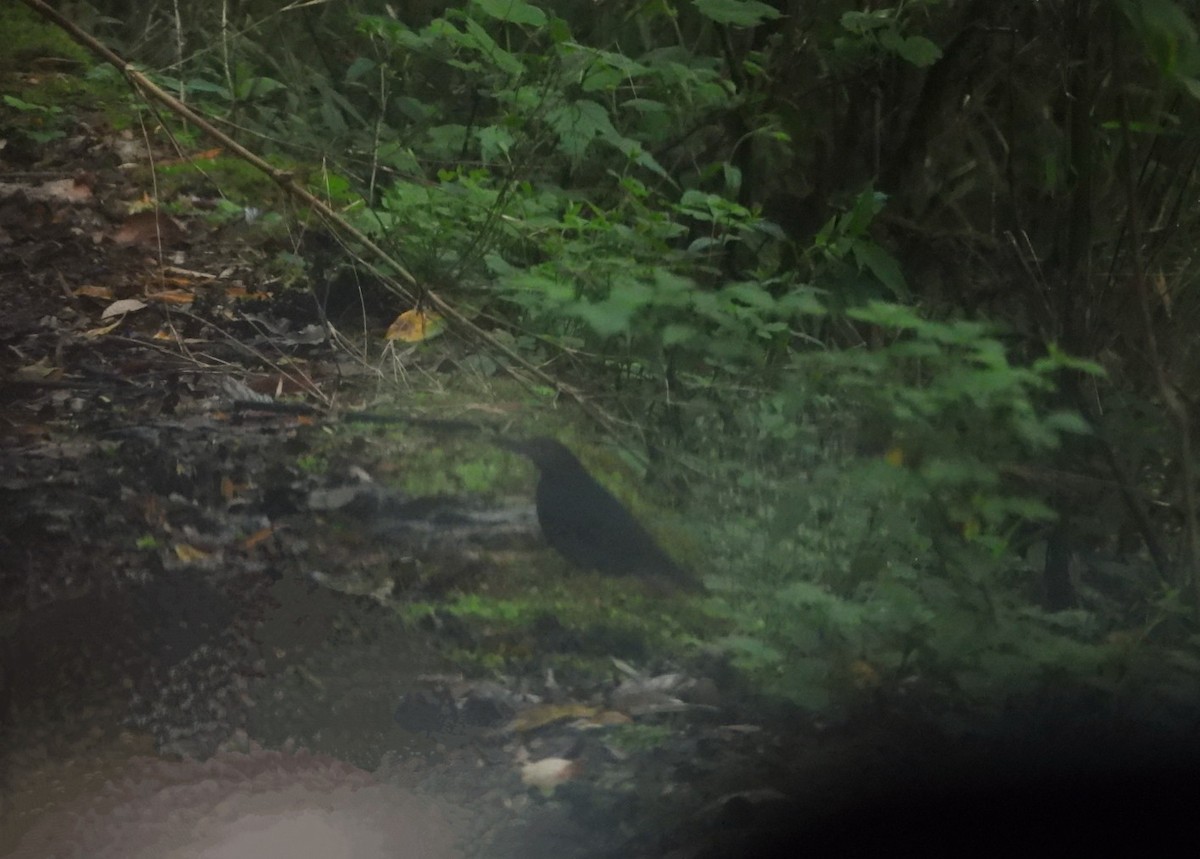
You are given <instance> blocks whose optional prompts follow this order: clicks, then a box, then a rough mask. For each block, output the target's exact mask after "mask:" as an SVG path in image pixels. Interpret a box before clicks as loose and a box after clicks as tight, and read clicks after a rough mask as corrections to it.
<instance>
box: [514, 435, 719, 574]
mask: <svg viewBox="0 0 1200 859" xmlns="http://www.w3.org/2000/svg"><path fill="white" fill-rule="evenodd" d="M497 443H498V444H499V446H500V447H502V448H504V449H506V450H509V451H512V452H513V453H519V454H521V455H523V456H525V457H528V458H529V459H530V460H532V462H533V464H534V465H535V466H537V469H538V472H539V476H538V484H537V491H536V493H535V500H536V502H537V518H538V524H540V525H541V526H542V533H543V534H544V535H545V537H546V542H547V543H549V544H550V546H551V548H553V549H554V550H555V551H557V552H558V553H559V554H560V555H562V556H563V557H564V558H566V559H567V561H568V562H570V563H571V564H572V565H574V566H576V567H579V568H580V569H583V570H592V571H595V572H599V573H602V574H604V575H610V576H617V575H632V576H638V577H642V578H645V579H649V580H650V581H652V582H654V583H655V584H670V585H673V586H677V587H680V588H683V589H685V590H691V591H699V590H702V589H703V588H702V586H701V584H700V582H699V581H698V580H697V579H696V578H695V577H694V576H692V575H691V574H690V573H688V572H687V571H685V570H684V569H683V568H681V567H680V566H679V565H678V564H677V563H675V561H674V560H673V559H672V558H671V557H670V556H669V555H668V554H667V553H666V552H665V551H663V549H662V547H661V546H659V545H658V543H657V542H656V541H655V539H654V538H653V537H652V536H650V532H648V531H647V530H646V529H645V528H644V527H642V524H641V523H640V522H638V520H637V519H635V518H634V516H633V514H632V513H630V512H629V510H627V509H626V508H625V506H624V505H623V504H622V503H621V502H620V501H618V500H617V499H616V497H615V496H614V495H613V494H612V493H611V492H609V491H608V490H607V489H605V488H604V487H603V486H602V485H601V484H600V483H599V482H598V481H597V480H596V478H594V477H592V475H591V474H589V473H588V470H587V469H586V468H584V467H583V463H581V462H580V461H579V459H578V458H577V457H576V456H575V454H574V453H572V452H571V450H570V449H569V448H568V447H567V446H566V445H564V444H562V443H561V442H559V441H556V440H555V439H552V438H546V437H544V436H538V437H534V438H529V439H523V440H508V439H502V440H499V441H498V442H497Z"/></svg>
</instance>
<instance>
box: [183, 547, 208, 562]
mask: <svg viewBox="0 0 1200 859" xmlns="http://www.w3.org/2000/svg"><path fill="white" fill-rule="evenodd" d="M210 554H211V553H210V552H206V551H204V550H203V549H197V548H196V547H195V546H191V545H189V544H187V543H176V544H175V557H177V558H179V560H181V561H185V562H191V561H203V560H205V559H206V558H207V557H208V556H209V555H210Z"/></svg>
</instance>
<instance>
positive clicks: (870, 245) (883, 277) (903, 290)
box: [850, 240, 911, 300]
mask: <svg viewBox="0 0 1200 859" xmlns="http://www.w3.org/2000/svg"><path fill="white" fill-rule="evenodd" d="M850 250H851V252H852V253H853V254H854V260H855V262H857V263H858V265H859V268H867V269H870V271H871V274H873V275H875V277H876V278H877V279H878V280H879V282H880V283H882V284H883V285H884V286H886V287H887V288H888V291H890V292H891V293H892V295H893V296H894V297H895V298H898V299H901V300H907V299H909V298H910V297H911V293H910V292H909V290H908V284H907V283H906V282H905V280H904V274H903V273H902V272H901V271H900V263H898V262H896V258H895V257H893V256H892V255H891V254H889V253H888V252H887V251H885V250H884V249H883V248H881V247H880V246H879V245H877V244H875V243H874V242H868V241H862V240H859V241H856V242H854V244H853V245H851V247H850Z"/></svg>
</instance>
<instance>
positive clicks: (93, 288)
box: [71, 284, 113, 299]
mask: <svg viewBox="0 0 1200 859" xmlns="http://www.w3.org/2000/svg"><path fill="white" fill-rule="evenodd" d="M71 294H72V295H78V296H82V297H83V298H106V299H107V298H112V297H113V291H112V287H109V286H99V285H96V284H88V285H85V286H81V287H79V288H78V289H76V290H75V291H74V292H72V293H71Z"/></svg>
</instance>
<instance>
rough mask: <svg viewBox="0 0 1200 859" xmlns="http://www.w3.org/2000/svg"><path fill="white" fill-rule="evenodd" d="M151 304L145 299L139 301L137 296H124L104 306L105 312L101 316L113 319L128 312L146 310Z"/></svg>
mask: <svg viewBox="0 0 1200 859" xmlns="http://www.w3.org/2000/svg"><path fill="white" fill-rule="evenodd" d="M149 306H150V305H148V304H146V303H145V302H144V301H138V300H137V299H136V298H122V299H120V300H119V301H114V302H113V303H112V304H110V305H108V307H106V308H104V312H103V313H101V314H100V318H101V319H112V318H113V317H114V316H124V315H125V314H126V313H136V312H137V311H139V310H145V309H146V308H147V307H149Z"/></svg>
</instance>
